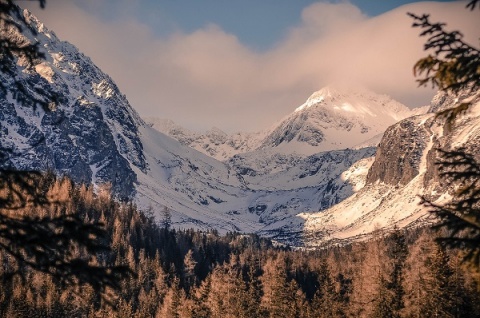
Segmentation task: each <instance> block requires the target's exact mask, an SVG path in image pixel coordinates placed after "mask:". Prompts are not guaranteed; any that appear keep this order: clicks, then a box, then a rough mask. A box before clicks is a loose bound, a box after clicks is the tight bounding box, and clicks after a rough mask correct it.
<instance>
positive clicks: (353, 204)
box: [299, 93, 480, 246]
mask: <svg viewBox="0 0 480 318" xmlns="http://www.w3.org/2000/svg"><path fill="white" fill-rule="evenodd" d="M462 98H469V99H473V100H474V103H473V104H474V106H472V108H471V110H470V111H469V112H467V113H466V114H465V115H463V116H461V117H459V118H458V119H457V121H456V123H455V129H454V130H453V131H451V130H450V129H448V126H447V125H445V122H444V120H443V119H439V118H436V117H435V114H433V113H429V114H426V115H419V116H415V117H411V118H408V119H405V120H403V121H401V122H399V123H398V124H396V125H394V126H392V127H390V128H389V129H388V130H387V132H386V133H385V135H384V138H383V139H382V141H381V143H380V145H379V148H378V151H377V154H376V158H375V162H374V163H373V165H372V167H371V168H370V170H369V173H368V176H367V180H366V183H367V184H366V186H365V187H364V188H362V189H361V190H360V191H358V192H357V193H355V194H354V195H352V196H351V197H349V198H348V199H346V200H345V201H343V202H341V203H339V204H338V205H335V206H333V207H331V208H330V209H327V210H325V211H321V212H317V213H311V214H310V213H303V214H300V215H299V217H301V218H303V219H304V220H305V226H304V229H303V230H304V232H303V234H302V235H303V238H304V239H305V243H306V244H307V245H310V246H316V245H320V244H323V243H324V242H326V241H332V240H333V241H340V242H341V241H345V240H347V241H350V240H352V239H353V238H359V239H360V238H365V237H368V235H369V234H371V233H372V231H374V230H375V229H380V228H382V229H385V228H392V227H393V226H395V225H396V226H398V227H399V228H402V227H405V226H410V225H414V224H416V223H418V222H424V221H426V220H428V219H429V218H431V216H430V215H429V214H428V212H427V211H426V209H425V207H423V206H421V205H419V202H420V199H419V196H421V195H425V196H428V197H430V198H432V199H433V200H437V202H438V203H441V202H443V200H445V199H446V198H448V196H449V195H448V192H449V190H451V189H449V188H448V186H447V185H441V184H440V182H439V179H438V175H437V172H436V168H435V164H434V163H435V160H436V155H435V149H437V148H442V149H455V148H460V147H465V148H466V149H468V151H469V152H470V153H474V154H477V160H478V159H480V158H478V153H480V152H479V150H480V96H479V95H478V93H477V95H474V96H473V97H472V96H468V94H467V95H464V96H460V98H458V97H453V96H450V95H448V94H445V93H439V94H438V95H437V96H436V97H435V98H434V99H433V101H432V105H431V109H430V111H431V112H432V111H438V110H440V109H446V108H450V107H453V106H454V105H455V103H456V102H457V100H459V99H460V100H461V99H462Z"/></svg>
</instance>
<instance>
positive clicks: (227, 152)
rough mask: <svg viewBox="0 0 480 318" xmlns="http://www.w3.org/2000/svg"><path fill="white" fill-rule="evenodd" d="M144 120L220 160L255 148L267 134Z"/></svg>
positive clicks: (159, 120)
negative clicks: (198, 128)
mask: <svg viewBox="0 0 480 318" xmlns="http://www.w3.org/2000/svg"><path fill="white" fill-rule="evenodd" d="M144 120H145V122H146V123H147V124H148V125H149V126H151V127H153V128H154V129H156V130H158V131H159V132H161V133H164V134H165V135H167V136H170V137H172V138H174V139H176V140H178V141H179V142H180V143H181V144H182V145H185V146H189V147H191V148H193V149H196V150H198V151H200V152H203V153H204V154H206V155H209V156H211V157H213V158H215V159H217V160H220V161H224V160H227V159H229V158H231V157H233V156H234V155H236V154H239V153H244V152H249V151H252V150H254V149H257V148H258V147H259V146H260V144H261V141H262V139H263V138H264V137H265V135H266V134H267V132H266V131H265V132H257V133H240V132H239V133H234V134H227V133H225V132H224V131H222V130H220V129H219V128H216V127H214V128H212V129H210V130H209V131H207V132H205V133H196V132H192V131H190V130H188V129H186V128H183V127H181V126H180V125H177V124H176V123H174V122H173V121H172V120H169V119H161V118H156V117H144Z"/></svg>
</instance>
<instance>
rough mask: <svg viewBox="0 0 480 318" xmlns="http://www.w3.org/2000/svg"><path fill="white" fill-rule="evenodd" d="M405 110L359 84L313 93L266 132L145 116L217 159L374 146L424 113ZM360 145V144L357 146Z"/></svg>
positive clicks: (184, 142) (185, 143) (177, 137)
mask: <svg viewBox="0 0 480 318" xmlns="http://www.w3.org/2000/svg"><path fill="white" fill-rule="evenodd" d="M427 110H428V108H426V107H423V108H416V109H413V110H411V109H409V108H407V107H406V106H404V105H402V104H401V103H399V102H397V101H395V100H393V99H392V98H390V97H389V96H387V95H379V94H376V93H373V92H371V91H368V90H366V89H364V88H355V89H353V88H345V87H334V86H327V87H324V88H322V89H321V90H319V91H317V92H315V93H313V94H312V95H311V96H310V98H308V99H307V101H306V102H305V103H304V104H303V105H301V106H300V107H298V108H297V109H295V110H294V111H293V112H292V113H291V114H290V115H288V116H286V117H285V118H284V119H282V120H281V121H279V122H278V123H276V124H274V125H273V126H272V127H270V128H269V129H267V130H264V131H261V132H257V133H235V134H231V135H228V134H226V133H225V132H223V131H221V130H219V129H218V128H213V129H212V130H210V131H208V132H206V133H204V134H200V133H193V132H191V131H189V130H187V129H185V128H182V127H181V126H179V125H177V124H175V123H174V122H172V121H171V120H166V119H158V118H152V117H150V118H146V119H145V120H146V122H147V123H149V124H150V126H152V127H153V128H155V129H157V130H158V131H160V132H163V133H164V134H166V135H168V136H170V137H172V138H175V139H177V140H178V141H179V142H180V143H182V144H183V145H187V146H190V147H192V148H194V149H197V150H198V151H200V152H203V153H205V154H207V155H209V156H212V157H214V158H216V159H218V160H228V159H230V158H231V157H233V156H234V155H239V154H242V153H248V152H255V153H256V154H257V156H260V157H263V155H262V154H261V153H262V151H263V150H265V151H266V156H267V157H268V156H269V153H271V152H272V151H273V152H275V153H282V154H285V155H287V154H288V155H294V156H295V155H300V156H308V155H312V154H315V153H319V152H322V151H329V150H340V149H346V148H352V147H356V148H362V147H368V146H376V145H377V144H378V142H379V141H380V139H381V136H382V134H383V132H384V131H385V130H386V129H387V127H388V126H390V125H392V124H394V123H396V122H398V121H399V120H401V119H404V118H407V117H410V116H413V115H416V114H422V113H425V112H426V111H427ZM359 145H360V147H358V146H359Z"/></svg>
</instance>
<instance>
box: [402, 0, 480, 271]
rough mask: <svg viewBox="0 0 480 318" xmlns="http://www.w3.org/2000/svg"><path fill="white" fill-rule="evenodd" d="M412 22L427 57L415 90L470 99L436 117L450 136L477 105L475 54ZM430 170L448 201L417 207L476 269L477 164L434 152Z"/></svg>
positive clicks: (463, 153) (425, 19)
mask: <svg viewBox="0 0 480 318" xmlns="http://www.w3.org/2000/svg"><path fill="white" fill-rule="evenodd" d="M477 6H478V8H479V9H480V1H479V0H474V1H469V2H468V3H467V8H468V9H470V11H472V12H470V13H469V14H477V13H478V12H473V11H475V10H476V9H477ZM409 15H410V16H411V17H412V18H413V19H414V23H413V27H419V28H421V29H422V30H423V31H422V32H421V33H420V36H427V37H428V39H427V42H426V43H425V45H424V49H425V50H426V51H430V53H431V54H429V55H428V56H427V57H424V58H422V59H420V60H419V61H418V62H417V63H416V64H415V66H414V74H415V75H416V76H421V75H424V77H423V78H420V79H418V82H419V84H420V85H426V84H428V83H430V84H431V85H432V86H433V87H437V88H439V89H440V90H442V91H445V92H449V93H453V94H456V95H459V94H460V93H463V94H467V95H469V96H471V98H469V99H468V100H466V101H462V102H460V103H457V105H455V106H454V107H452V108H449V109H446V110H442V111H440V112H438V113H437V114H436V117H437V118H438V119H444V120H445V124H446V127H447V129H448V130H450V131H453V130H455V121H456V119H457V118H458V117H459V116H461V115H462V114H464V113H466V112H468V111H469V109H470V108H471V106H472V105H473V102H474V101H475V100H476V99H478V98H477V97H478V90H479V89H480V50H478V49H477V48H475V47H473V46H471V45H469V44H467V43H465V42H464V41H463V34H462V33H461V32H459V31H451V32H449V31H446V30H445V29H444V27H445V24H444V23H432V22H430V19H429V15H427V14H423V15H421V16H418V15H415V14H412V13H409ZM436 151H437V161H436V163H435V164H436V166H437V168H438V171H439V176H440V179H441V181H442V182H444V183H445V184H451V185H453V188H454V191H453V193H452V198H451V200H450V201H449V202H447V203H446V204H435V203H433V202H432V201H431V200H430V199H428V198H426V197H423V198H422V204H424V205H425V206H427V207H429V208H430V211H431V212H432V213H433V214H435V215H436V216H438V217H439V218H440V222H439V223H438V224H437V225H435V228H437V229H447V230H448V233H449V235H448V236H444V237H440V238H439V239H438V241H440V242H442V243H444V244H446V245H447V246H449V247H452V248H458V249H461V250H463V251H464V252H465V260H466V261H469V262H470V263H471V264H473V265H474V266H475V267H476V268H477V269H480V163H479V161H478V157H476V156H475V153H476V152H475V151H474V152H472V150H471V149H466V148H457V149H436Z"/></svg>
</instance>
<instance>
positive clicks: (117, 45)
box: [25, 0, 480, 132]
mask: <svg viewBox="0 0 480 318" xmlns="http://www.w3.org/2000/svg"><path fill="white" fill-rule="evenodd" d="M123 2H125V1H121V2H119V3H118V4H117V6H116V8H114V9H115V14H112V16H111V17H110V18H108V19H105V18H101V17H100V16H99V15H97V14H92V13H91V11H90V10H87V9H86V8H90V9H91V7H89V6H96V5H97V6H98V4H95V3H96V2H95V1H89V2H86V3H84V4H83V6H82V7H80V6H78V5H76V2H67V1H60V0H49V1H48V5H47V8H46V9H45V10H39V9H38V8H37V7H36V6H35V5H31V4H26V5H25V6H26V7H28V8H29V9H32V11H33V12H34V13H35V14H36V15H37V16H38V17H39V18H40V19H41V20H42V21H44V22H45V23H46V26H47V27H49V28H51V29H53V30H55V31H56V32H57V35H58V36H59V37H60V38H61V39H62V40H66V41H69V42H71V43H73V44H74V45H76V46H77V47H78V48H79V49H80V50H81V51H82V52H84V53H85V54H86V55H88V56H90V57H91V58H92V60H93V61H94V63H96V64H97V65H98V66H99V67H100V68H101V69H102V70H103V71H105V72H106V73H108V74H110V76H112V78H113V79H114V81H115V82H116V83H117V84H118V85H119V87H120V89H121V91H123V92H125V93H126V94H127V98H128V99H129V101H130V102H131V104H132V105H133V107H134V108H136V109H137V111H139V112H140V114H142V115H145V116H157V117H163V118H170V119H173V120H174V121H175V122H177V123H179V124H181V125H183V126H185V127H188V128H190V129H198V130H203V129H208V128H210V127H212V126H216V127H219V128H221V129H223V130H225V131H227V132H232V131H238V130H241V131H248V130H250V131H253V130H258V129H263V128H266V127H268V126H269V125H271V124H272V123H273V122H274V121H277V120H280V119H281V118H282V117H283V116H285V115H286V114H289V113H290V112H291V111H292V110H293V109H295V108H296V106H299V105H300V104H302V103H303V101H304V100H305V98H306V97H308V96H309V95H310V94H311V93H312V92H313V91H316V90H318V89H319V88H321V87H323V86H325V85H327V84H329V83H332V82H333V83H344V82H349V83H354V84H356V85H357V84H358V85H362V86H365V87H368V88H369V89H371V90H373V91H375V92H378V93H386V94H389V95H391V96H392V97H393V98H395V99H397V100H399V101H401V102H403V103H404V104H406V105H408V106H410V107H414V106H420V105H422V104H427V103H428V102H429V100H430V99H431V97H432V95H433V91H432V90H431V89H429V88H417V84H416V82H415V79H414V77H413V72H412V67H413V64H414V63H415V62H416V61H417V60H418V59H419V58H420V57H422V56H424V55H425V52H423V43H424V42H425V39H424V38H420V37H419V36H418V34H419V30H418V29H413V28H412V27H411V24H412V20H411V19H410V18H409V17H408V16H407V15H406V13H407V12H413V13H416V14H422V13H429V14H430V15H431V19H432V21H444V22H447V28H448V29H450V30H455V29H458V30H461V31H462V32H463V33H464V34H465V39H466V40H467V41H469V42H470V43H471V44H472V45H474V46H478V39H479V38H480V29H479V28H478V19H479V13H478V12H477V11H478V10H477V11H475V12H470V11H468V10H466V9H465V4H466V3H465V2H463V1H455V2H448V3H435V2H422V3H414V4H409V5H405V6H402V7H399V8H397V9H395V10H393V11H390V12H387V13H385V14H382V15H380V16H377V17H368V16H366V15H365V14H363V13H362V12H361V10H360V9H359V8H357V7H356V6H354V5H353V4H350V3H348V2H342V3H325V2H318V3H314V4H312V5H310V6H308V7H306V8H305V9H304V10H303V12H302V16H301V23H299V24H298V25H296V26H293V27H291V28H290V29H289V30H288V32H286V33H285V35H284V37H283V38H282V39H281V40H279V41H277V43H276V44H275V45H273V46H272V47H270V48H269V49H266V50H262V51H259V50H255V49H252V48H250V47H249V46H247V45H245V44H244V43H242V42H241V41H240V40H239V38H238V37H237V36H235V35H234V34H230V33H227V32H226V31H224V30H223V29H222V28H221V27H220V26H218V25H215V24H207V25H205V26H204V27H203V28H201V29H198V30H195V31H193V32H188V33H187V32H183V31H181V30H177V31H176V32H173V33H171V34H170V35H168V36H158V35H157V34H158V33H157V32H155V30H152V29H151V28H150V27H149V25H147V24H146V23H144V21H142V20H139V19H137V18H135V17H134V16H133V15H129V14H128V10H130V9H131V6H135V5H140V4H141V3H140V2H138V3H137V2H135V3H132V2H131V1H127V2H126V3H129V4H125V6H123V4H122V3H123ZM37 6H38V5H37ZM100 9H102V10H105V9H107V10H108V8H105V7H103V8H99V10H100ZM112 10H113V9H112ZM272 14H274V13H273V12H272ZM160 18H162V17H161V15H159V19H160ZM246 23H248V21H246Z"/></svg>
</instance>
